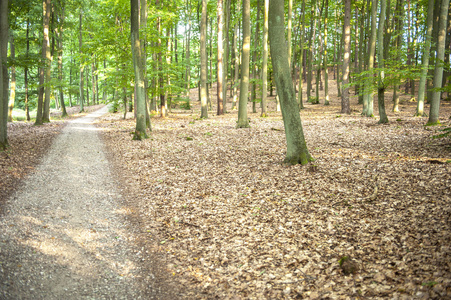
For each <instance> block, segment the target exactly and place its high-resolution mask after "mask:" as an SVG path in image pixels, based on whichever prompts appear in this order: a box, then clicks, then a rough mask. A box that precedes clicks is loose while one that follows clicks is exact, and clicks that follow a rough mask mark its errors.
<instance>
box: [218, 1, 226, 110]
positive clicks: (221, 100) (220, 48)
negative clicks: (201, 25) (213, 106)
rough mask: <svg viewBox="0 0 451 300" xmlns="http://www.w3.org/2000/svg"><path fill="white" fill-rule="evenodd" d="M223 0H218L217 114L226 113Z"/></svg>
mask: <svg viewBox="0 0 451 300" xmlns="http://www.w3.org/2000/svg"><path fill="white" fill-rule="evenodd" d="M222 5H223V0H218V11H217V13H218V74H217V78H218V84H217V93H218V107H217V108H218V111H217V114H218V116H219V115H222V114H224V108H223V107H224V93H223V84H224V81H223V80H224V74H223V73H224V70H223V68H224V65H223V56H224V43H223V41H224V39H223V33H224V30H223V29H224V20H223V16H224V11H223V7H222Z"/></svg>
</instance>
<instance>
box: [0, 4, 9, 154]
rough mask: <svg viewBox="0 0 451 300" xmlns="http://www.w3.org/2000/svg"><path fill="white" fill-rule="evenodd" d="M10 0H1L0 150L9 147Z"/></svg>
mask: <svg viewBox="0 0 451 300" xmlns="http://www.w3.org/2000/svg"><path fill="white" fill-rule="evenodd" d="M8 29H9V23H8V0H0V150H5V149H6V147H7V146H8V133H7V131H8V65H7V60H8Z"/></svg>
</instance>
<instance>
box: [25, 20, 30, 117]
mask: <svg viewBox="0 0 451 300" xmlns="http://www.w3.org/2000/svg"><path fill="white" fill-rule="evenodd" d="M29 32H30V19H29V18H27V33H26V37H25V39H26V44H27V46H26V50H25V57H26V59H28V56H29V53H30V39H29ZM24 85H25V114H26V117H27V121H30V119H31V118H30V107H29V105H28V65H26V66H25V68H24Z"/></svg>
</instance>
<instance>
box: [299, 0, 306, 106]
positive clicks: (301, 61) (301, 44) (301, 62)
mask: <svg viewBox="0 0 451 300" xmlns="http://www.w3.org/2000/svg"><path fill="white" fill-rule="evenodd" d="M301 14H302V21H301V26H302V29H301V38H300V42H299V48H300V50H299V51H300V52H301V53H300V55H299V56H300V57H299V92H298V106H299V109H304V101H303V99H302V90H303V86H304V78H303V77H304V76H303V75H304V70H305V68H304V57H305V51H304V37H305V0H302V8H301Z"/></svg>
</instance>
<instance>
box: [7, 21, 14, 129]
mask: <svg viewBox="0 0 451 300" xmlns="http://www.w3.org/2000/svg"><path fill="white" fill-rule="evenodd" d="M9 52H10V59H11V61H12V62H13V63H12V65H11V81H10V86H9V88H10V94H9V103H8V122H12V121H13V109H14V102H15V100H16V66H15V59H16V50H15V45H14V31H13V30H11V31H10V40H9Z"/></svg>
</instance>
